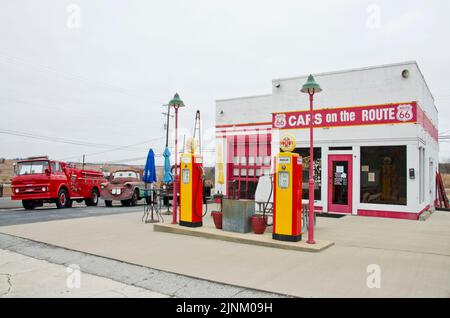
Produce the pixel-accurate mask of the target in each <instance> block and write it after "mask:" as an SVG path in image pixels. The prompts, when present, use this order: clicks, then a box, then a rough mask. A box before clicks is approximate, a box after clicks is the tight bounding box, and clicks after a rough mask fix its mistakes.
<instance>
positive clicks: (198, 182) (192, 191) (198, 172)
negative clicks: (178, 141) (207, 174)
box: [179, 151, 204, 227]
mask: <svg viewBox="0 0 450 318" xmlns="http://www.w3.org/2000/svg"><path fill="white" fill-rule="evenodd" d="M180 169H181V183H180V222H179V224H180V225H181V226H187V227H200V226H202V225H203V222H202V220H203V215H202V213H203V212H202V211H203V178H204V173H203V158H202V156H200V155H196V154H194V151H191V153H184V154H181V160H180Z"/></svg>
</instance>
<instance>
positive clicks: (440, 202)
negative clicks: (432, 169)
mask: <svg viewBox="0 0 450 318" xmlns="http://www.w3.org/2000/svg"><path fill="white" fill-rule="evenodd" d="M436 209H437V210H445V211H450V205H449V202H448V197H447V193H446V192H445V187H444V182H443V181H442V176H441V174H440V173H439V172H437V173H436Z"/></svg>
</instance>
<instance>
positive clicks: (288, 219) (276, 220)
mask: <svg viewBox="0 0 450 318" xmlns="http://www.w3.org/2000/svg"><path fill="white" fill-rule="evenodd" d="M280 146H281V149H282V150H283V151H284V152H282V153H280V154H278V155H277V156H276V157H275V177H274V198H273V202H274V207H273V233H272V238H273V239H274V240H279V241H290V242H298V241H301V239H302V232H301V229H302V157H300V156H299V155H298V154H296V153H292V152H291V151H292V150H294V149H295V139H294V137H292V136H286V137H284V138H283V139H282V140H281V142H280Z"/></svg>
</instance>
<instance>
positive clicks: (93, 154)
mask: <svg viewBox="0 0 450 318" xmlns="http://www.w3.org/2000/svg"><path fill="white" fill-rule="evenodd" d="M163 138H165V137H164V136H161V137H158V138H153V139H148V140H144V141H141V142H138V143H135V144H131V145H127V146H119V147H116V148H113V149H110V150H105V151H99V152H94V153H87V154H85V155H86V157H92V156H97V155H100V154H105V153H108V152H114V151H119V150H127V148H129V147H133V146H137V145H142V144H145V143H148V142H151V141H156V140H160V139H163ZM139 152H140V150H139ZM77 157H79V155H77V156H71V157H66V158H63V159H61V160H66V159H71V158H77Z"/></svg>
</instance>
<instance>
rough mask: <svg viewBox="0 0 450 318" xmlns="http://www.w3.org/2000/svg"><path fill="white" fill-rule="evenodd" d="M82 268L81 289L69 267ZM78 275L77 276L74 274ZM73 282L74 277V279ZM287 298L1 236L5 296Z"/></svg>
mask: <svg viewBox="0 0 450 318" xmlns="http://www.w3.org/2000/svg"><path fill="white" fill-rule="evenodd" d="M68 268H71V269H72V273H73V269H76V270H79V273H80V278H81V286H80V288H79V289H76V288H75V289H74V288H69V287H67V284H66V281H67V279H68V278H69V274H70V273H67V269H68ZM72 279H73V277H72ZM72 282H73V281H72ZM36 295H38V297H166V296H168V297H196V298H198V297H219V298H225V297H226V298H230V297H240V298H262V297H264V298H268V297H271V298H273V297H284V296H283V295H278V294H274V293H267V292H263V291H257V290H253V289H249V288H243V287H237V286H231V285H227V284H219V283H215V282H211V281H206V280H202V279H197V278H193V277H187V276H184V275H178V274H175V273H169V272H166V271H161V270H157V269H153V268H149V267H145V266H139V265H133V264H129V263H125V262H121V261H117V260H113V259H109V258H104V257H100V256H96V255H91V254H86V253H83V252H77V251H73V250H68V249H64V248H60V247H56V246H50V245H47V244H44V243H39V242H34V241H30V240H27V239H23V238H19V237H14V236H11V235H5V234H0V297H2V296H4V297H37V296H36Z"/></svg>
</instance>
